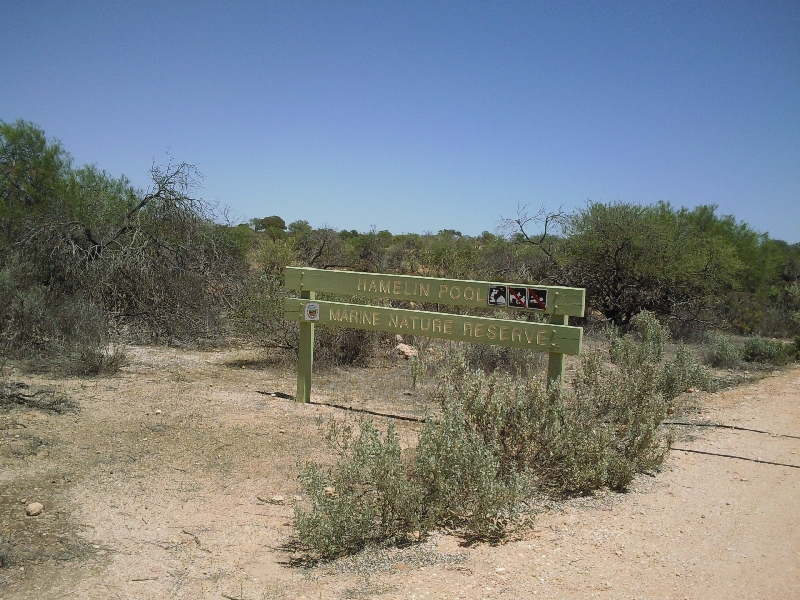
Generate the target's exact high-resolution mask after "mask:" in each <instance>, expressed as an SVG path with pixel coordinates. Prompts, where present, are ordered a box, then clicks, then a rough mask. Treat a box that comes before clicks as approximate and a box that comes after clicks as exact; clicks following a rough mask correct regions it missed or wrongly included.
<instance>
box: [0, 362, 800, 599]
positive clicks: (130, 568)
mask: <svg viewBox="0 0 800 600" xmlns="http://www.w3.org/2000/svg"><path fill="white" fill-rule="evenodd" d="M354 377H357V375H355V374H354V373H353V372H341V373H338V374H337V373H334V374H331V375H329V376H326V377H325V378H321V381H320V386H319V390H320V391H319V394H321V396H324V395H325V394H326V393H330V394H333V392H332V391H331V390H335V389H337V386H338V387H343V386H346V385H351V384H352V381H350V380H351V379H352V378H354ZM385 379H387V380H388V379H391V372H390V371H387V373H386V374H385ZM30 382H31V384H32V385H43V386H44V385H51V386H57V387H58V389H59V391H60V392H62V393H64V394H67V395H68V396H70V397H72V398H75V399H76V400H77V402H78V403H79V405H80V411H79V412H74V413H65V414H60V415H59V414H52V413H45V412H41V411H33V410H30V409H23V408H19V409H12V410H10V411H5V412H0V443H2V445H1V446H0V466H1V467H2V470H1V471H0V558H2V560H3V562H2V564H3V568H0V598H3V599H8V600H12V599H27V598H47V599H51V598H52V599H55V598H86V599H104V600H105V599H108V598H228V599H231V598H236V599H240V598H241V599H248V600H257V599H266V598H308V599H312V598H431V599H434V598H530V597H534V598H615V599H616V598H648V599H650V598H652V599H656V598H657V599H664V598H676V599H684V598H691V599H707V598H720V599H722V598H725V599H736V598H770V599H772V598H775V599H779V598H786V599H795V598H800V369H798V368H794V369H792V370H788V371H784V372H781V373H778V374H775V375H773V376H770V377H767V378H766V379H763V380H761V381H759V382H756V383H753V384H748V385H744V386H740V387H738V388H735V389H732V390H728V391H725V392H721V393H718V394H713V395H706V396H704V397H703V398H702V399H701V402H702V404H703V406H704V409H703V411H702V412H701V413H700V414H696V415H692V417H691V418H692V420H697V421H713V422H716V423H722V424H727V425H735V426H738V427H741V428H743V429H722V428H689V427H680V428H679V429H680V432H679V433H681V434H682V437H681V438H679V440H678V441H677V442H676V444H675V446H676V447H678V448H684V449H686V450H693V451H701V452H706V453H708V454H700V453H696V452H685V451H682V450H674V451H673V452H672V453H671V454H670V457H669V459H668V461H667V464H666V466H665V469H664V470H663V472H662V473H660V474H658V475H657V476H656V477H653V478H651V477H641V478H639V479H638V480H637V481H636V484H635V486H634V488H633V489H632V490H631V491H630V492H629V493H626V494H609V493H605V494H598V495H596V496H594V497H591V498H581V499H575V500H572V501H570V502H568V503H566V504H564V505H559V506H554V507H551V508H550V509H549V510H547V511H545V512H543V513H542V514H540V515H538V516H537V518H536V524H535V527H534V528H533V530H532V531H530V532H527V533H525V534H524V536H523V537H522V538H521V539H516V540H512V541H509V542H507V543H505V544H502V545H499V546H488V545H479V546H474V547H472V548H464V547H461V546H459V545H458V540H457V539H455V538H453V537H451V536H446V535H439V536H436V537H435V539H433V540H431V541H430V542H428V543H426V544H422V545H418V546H415V547H412V548H409V549H404V550H397V551H392V552H373V553H367V554H364V555H361V556H359V557H355V558H353V559H348V560H345V561H341V562H339V563H336V564H334V565H332V566H329V567H325V568H316V569H303V568H299V567H295V566H291V559H292V554H291V553H290V551H288V550H287V549H286V548H284V547H282V546H283V544H285V543H286V541H287V540H288V539H289V534H290V532H291V527H290V524H291V518H292V514H293V508H292V505H293V503H294V502H295V494H297V493H298V487H297V482H296V473H297V468H296V464H297V461H298V459H302V458H319V455H320V451H321V445H320V436H319V433H318V430H317V418H318V417H319V416H323V417H324V416H326V415H334V414H336V411H335V410H333V409H329V408H325V407H320V406H309V405H297V404H294V403H292V402H290V401H287V400H284V399H282V398H280V397H279V396H270V395H268V394H264V393H263V392H288V393H292V392H293V390H292V388H293V379H292V374H291V373H288V372H282V371H280V370H276V369H274V368H272V367H269V366H268V365H262V364H258V363H256V362H253V361H249V360H248V359H246V358H242V357H240V356H237V355H232V354H225V353H199V352H179V351H174V350H163V349H138V350H136V351H135V352H134V354H133V355H132V360H131V365H130V366H129V367H126V369H125V371H124V372H123V373H122V374H121V375H119V376H115V377H113V378H108V379H100V380H94V381H92V380H68V381H60V382H52V381H45V380H41V379H36V378H33V380H31V381H30ZM387 385H389V384H387ZM390 387H391V386H390ZM326 390H327V391H326ZM390 392H391V393H390ZM376 398H380V399H382V400H375V403H378V402H384V403H385V404H386V405H385V406H376V405H375V404H371V405H370V406H373V408H378V409H387V408H391V409H392V410H394V411H405V412H406V413H408V414H416V413H418V412H419V411H420V410H422V407H421V406H420V405H419V404H418V403H416V402H417V401H416V400H415V399H414V398H412V397H410V396H408V395H404V394H403V393H402V391H399V388H398V389H395V388H391V389H381V390H376ZM387 398H388V399H387ZM392 398H394V400H393V399H392ZM321 399H325V398H324V397H321ZM353 402H355V401H353ZM337 416H340V415H337ZM399 427H401V431H400V433H401V435H402V436H405V438H406V439H410V438H411V436H413V433H414V428H415V424H414V423H412V422H408V423H406V422H401V423H400V425H399ZM746 429H756V430H760V431H763V432H768V433H758V432H755V431H748V430H746ZM789 436H794V437H789ZM722 454H725V455H730V456H736V457H741V458H730V457H724V456H718V455H722ZM745 459H755V460H756V461H757V460H760V461H761V462H755V461H754V460H745ZM772 463H780V464H772ZM276 496H280V497H281V498H276ZM34 501H38V502H41V503H42V504H43V505H44V511H43V513H42V514H41V515H40V516H38V517H27V516H25V507H26V504H27V503H30V502H34Z"/></svg>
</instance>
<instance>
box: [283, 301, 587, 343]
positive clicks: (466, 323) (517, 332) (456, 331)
mask: <svg viewBox="0 0 800 600" xmlns="http://www.w3.org/2000/svg"><path fill="white" fill-rule="evenodd" d="M309 307H313V309H312V310H313V311H314V314H315V315H316V316H315V318H313V319H310V318H309V317H308V313H309ZM283 316H284V317H285V318H286V319H288V320H290V321H310V320H313V321H314V322H316V323H318V324H320V325H339V326H342V327H353V328H355V329H370V330H372V331H385V332H388V333H399V334H406V335H409V334H410V335H420V336H424V337H431V338H439V339H444V340H455V341H461V342H476V343H479V344H492V345H496V346H508V347H511V348H526V349H528V350H539V351H543V352H559V353H562V354H579V353H580V351H581V337H582V333H583V330H582V328H581V327H570V326H565V325H552V324H549V323H531V322H528V321H516V320H512V319H492V318H488V317H473V316H468V315H453V314H450V313H440V312H429V311H424V310H406V309H402V308H387V307H382V306H366V305H363V304H345V303H342V302H326V301H323V300H315V301H314V302H313V303H312V302H309V301H307V300H303V299H301V298H287V299H286V301H285V304H284V313H283Z"/></svg>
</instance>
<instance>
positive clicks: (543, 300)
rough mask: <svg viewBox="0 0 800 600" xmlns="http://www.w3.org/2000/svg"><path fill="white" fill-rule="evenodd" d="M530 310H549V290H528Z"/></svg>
mask: <svg viewBox="0 0 800 600" xmlns="http://www.w3.org/2000/svg"><path fill="white" fill-rule="evenodd" d="M528 308H531V309H533V310H547V290H537V289H534V288H528Z"/></svg>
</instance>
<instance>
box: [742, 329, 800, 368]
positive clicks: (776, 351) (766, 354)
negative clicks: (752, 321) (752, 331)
mask: <svg viewBox="0 0 800 600" xmlns="http://www.w3.org/2000/svg"><path fill="white" fill-rule="evenodd" d="M795 349H796V345H795V344H791V343H784V342H781V341H780V340H770V339H767V338H763V337H761V336H758V335H755V336H752V337H749V338H747V341H745V343H744V352H743V353H742V354H743V357H744V359H745V360H746V361H747V362H752V363H765V364H773V365H785V364H788V363H790V362H791V361H792V360H794V359H795V357H796V356H797V353H796V350H795Z"/></svg>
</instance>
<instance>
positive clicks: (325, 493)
mask: <svg viewBox="0 0 800 600" xmlns="http://www.w3.org/2000/svg"><path fill="white" fill-rule="evenodd" d="M326 438H327V440H328V442H329V443H330V444H331V445H333V446H335V447H336V448H337V449H338V454H339V462H338V463H337V464H336V465H335V466H334V467H323V466H321V465H319V464H317V463H307V464H305V465H304V466H303V468H302V470H301V473H300V479H301V482H302V485H303V488H304V489H305V491H306V493H307V494H308V496H309V498H310V500H311V506H310V508H308V509H307V508H302V507H298V508H297V509H296V510H295V522H294V525H295V528H296V529H297V532H298V537H299V540H300V542H301V543H302V544H304V545H305V546H307V547H310V548H313V550H314V551H315V552H316V553H317V555H318V556H319V557H320V558H334V557H337V556H341V555H344V554H352V553H355V552H357V551H359V550H362V549H363V548H365V547H366V546H367V545H368V544H376V543H386V542H395V543H399V542H403V541H405V540H406V539H409V538H410V537H411V536H412V535H413V533H414V532H418V531H419V530H420V527H421V521H420V516H421V515H420V504H421V497H422V492H421V489H420V488H419V486H418V485H417V483H416V482H415V481H413V480H411V479H410V478H409V477H408V476H407V474H406V472H405V469H404V466H403V461H402V457H401V452H400V443H399V441H398V439H397V435H396V433H395V431H394V428H393V427H392V426H391V425H390V426H389V428H388V430H387V432H386V435H385V436H384V435H381V433H380V432H379V431H378V430H377V429H376V428H375V426H374V425H373V424H372V422H371V421H368V420H362V421H360V422H359V423H358V434H357V435H355V433H354V429H353V427H352V426H344V427H342V426H339V425H338V424H337V423H336V422H335V421H334V422H331V424H330V425H329V428H328V431H327V434H326Z"/></svg>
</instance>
